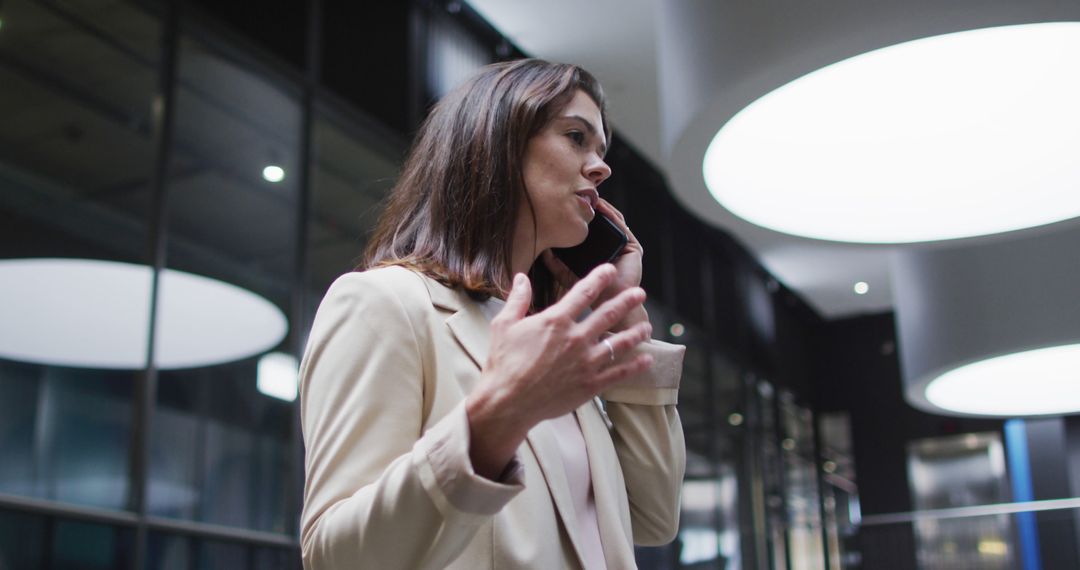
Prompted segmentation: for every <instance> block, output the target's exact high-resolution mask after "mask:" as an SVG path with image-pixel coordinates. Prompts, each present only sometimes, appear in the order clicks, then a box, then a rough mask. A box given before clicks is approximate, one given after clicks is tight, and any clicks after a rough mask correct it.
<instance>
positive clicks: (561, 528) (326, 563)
mask: <svg viewBox="0 0 1080 570" xmlns="http://www.w3.org/2000/svg"><path fill="white" fill-rule="evenodd" d="M609 138H610V130H609V128H608V125H607V121H606V116H605V114H604V99H603V94H602V92H601V90H600V87H599V85H598V84H597V82H596V81H595V79H593V77H592V76H591V75H589V74H588V73H587V72H585V71H584V70H582V69H580V68H577V67H574V66H570V65H561V64H552V63H548V62H544V61H539V60H522V61H515V62H510V63H503V64H495V65H492V66H488V67H486V68H484V69H482V70H481V71H480V72H479V73H478V74H477V75H476V76H475V77H473V78H472V79H471V80H470V81H468V82H467V83H466V84H465V85H463V86H461V87H460V88H458V89H456V90H455V91H454V92H452V93H451V94H449V95H447V96H446V97H445V98H444V99H443V100H442V101H440V102H439V103H438V105H436V107H435V108H434V109H433V110H432V112H431V114H430V116H429V117H428V119H427V120H426V121H425V123H424V125H423V126H422V127H421V130H420V132H419V134H418V135H417V140H416V142H415V143H414V146H413V148H412V150H411V151H410V154H409V156H408V157H407V159H406V161H405V165H404V167H403V171H402V174H401V176H400V179H399V181H398V183H397V184H396V186H395V187H394V189H393V190H392V191H391V195H390V200H389V203H388V205H387V209H386V211H385V212H384V214H383V216H382V218H381V219H380V222H379V224H378V226H377V228H376V230H375V233H374V235H373V237H372V239H371V241H370V243H369V245H368V249H367V252H366V256H365V262H364V264H363V267H364V268H365V269H366V271H362V272H356V273H350V274H347V275H344V276H342V277H341V278H339V279H338V280H337V281H335V283H334V284H333V285H332V286H331V287H330V290H329V291H328V292H327V295H326V297H325V299H324V300H323V302H322V304H321V305H320V307H319V311H318V314H317V315H316V318H315V322H314V325H313V327H312V331H311V336H310V338H309V341H308V346H307V349H306V351H305V354H304V360H303V364H302V366H301V372H300V374H301V385H300V398H301V414H302V422H303V430H304V439H305V444H306V446H307V458H306V470H307V480H306V487H305V504H304V513H303V517H302V537H301V539H302V549H303V560H304V565H305V567H307V568H320V569H324V568H333V569H338V568H379V569H390V568H409V569H412V568H468V569H470V570H471V569H476V568H542V569H545V570H546V569H553V568H574V567H584V568H590V569H592V568H605V567H606V568H630V567H633V566H634V556H633V544H634V543H637V544H643V545H653V544H663V543H667V542H670V541H671V540H672V539H673V537H674V535H675V533H676V531H677V528H678V512H679V510H678V502H679V491H680V488H681V483H682V476H683V470H684V463H685V449H684V444H683V437H682V427H681V424H680V423H679V417H678V414H677V413H676V411H675V400H676V395H677V390H678V382H679V377H680V374H681V366H682V353H683V347H678V346H673V345H667V344H664V343H660V342H656V341H651V340H649V334H650V333H651V325H650V324H649V320H648V315H647V314H646V312H645V310H644V308H643V306H642V303H643V301H644V299H645V294H644V292H643V291H642V290H641V289H640V288H639V287H638V284H639V283H640V280H641V256H642V249H641V246H640V244H639V243H638V242H637V240H636V239H634V237H633V234H632V233H631V232H630V230H629V228H627V227H626V224H625V222H624V220H623V218H622V215H621V214H620V213H619V212H618V211H617V210H615V208H614V207H613V206H612V205H611V204H609V203H608V202H606V201H604V200H602V199H600V198H599V196H598V194H597V187H598V186H599V185H600V183H601V182H603V181H604V179H606V178H607V177H608V176H609V174H610V169H609V168H608V166H607V164H605V163H604V161H603V156H604V153H605V151H606V148H607V143H608V139H609ZM597 211H600V212H603V213H605V214H606V215H608V217H609V218H611V219H612V220H613V221H615V223H616V224H617V225H619V226H620V227H621V228H622V230H623V231H624V232H625V233H626V234H627V236H628V237H629V243H628V244H627V246H626V247H625V248H624V250H623V251H622V252H621V253H620V255H619V256H618V257H617V259H616V260H615V261H614V264H613V265H612V264H605V265H602V266H600V267H598V268H597V269H595V270H593V271H592V272H591V273H590V274H589V275H588V276H586V277H585V278H583V279H581V280H580V281H576V282H575V279H574V278H573V277H572V275H571V273H570V272H569V271H568V270H567V269H566V267H565V266H564V265H562V264H561V262H559V261H558V260H557V259H556V258H554V257H553V256H552V255H551V253H550V248H552V247H568V246H572V245H575V244H577V243H580V242H581V241H583V240H584V239H585V236H586V233H587V225H588V222H589V221H590V220H591V219H592V217H593V215H595V213H596V212H597ZM526 274H528V276H526ZM590 308H591V309H592V311H591V313H590V314H588V316H586V317H584V318H580V319H579V317H580V315H582V313H583V312H585V311H586V310H587V309H590ZM597 395H600V396H601V397H603V399H604V400H605V401H606V408H607V410H606V413H605V412H604V410H603V409H602V408H601V404H600V402H599V400H598V399H596V396H597Z"/></svg>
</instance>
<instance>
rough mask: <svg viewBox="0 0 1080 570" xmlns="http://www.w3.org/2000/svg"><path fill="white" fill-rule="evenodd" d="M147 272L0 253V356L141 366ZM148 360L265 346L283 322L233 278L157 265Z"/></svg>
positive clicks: (200, 361) (182, 359)
mask: <svg viewBox="0 0 1080 570" xmlns="http://www.w3.org/2000/svg"><path fill="white" fill-rule="evenodd" d="M152 276H153V270H152V269H151V268H150V267H147V266H145V265H134V264H130V263H119V262H114V261H98V260H87V259H9V260H2V261H0V315H3V316H4V317H3V319H2V320H0V358H6V359H10V360H18V361H24V362H34V363H39V364H48V365H55V366H73V367H79V368H110V369H138V368H143V367H144V366H146V350H147V346H148V336H149V328H150V326H149V323H150V286H151V279H152ZM159 287H160V297H159V298H160V299H161V302H160V303H159V304H158V322H157V336H156V340H155V361H156V363H157V366H158V367H159V368H162V369H177V368H193V367H198V366H210V365H214V364H221V363H225V362H231V361H235V360H240V359H242V358H247V357H250V356H254V355H256V354H260V353H263V352H266V351H267V350H269V349H271V348H273V347H274V346H276V345H277V344H279V343H280V342H281V340H282V339H283V338H284V337H285V333H286V332H287V331H288V321H287V320H286V318H285V315H284V314H283V313H282V312H281V310H280V309H278V308H277V306H276V305H274V304H273V303H271V302H270V301H267V300H266V299H264V298H263V297H260V296H259V295H256V294H255V293H252V292H250V291H247V290H245V289H241V288H239V287H236V286H234V285H230V284H227V283H223V282H221V281H217V280H215V279H210V278H208V277H202V276H199V275H193V274H191V273H184V272H182V271H175V270H172V269H165V270H164V271H163V272H162V274H161V282H160V284H159Z"/></svg>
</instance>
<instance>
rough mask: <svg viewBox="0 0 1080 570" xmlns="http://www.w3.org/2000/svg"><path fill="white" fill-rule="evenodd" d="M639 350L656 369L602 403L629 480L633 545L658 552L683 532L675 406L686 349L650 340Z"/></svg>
mask: <svg viewBox="0 0 1080 570" xmlns="http://www.w3.org/2000/svg"><path fill="white" fill-rule="evenodd" d="M638 350H641V351H644V352H647V353H649V354H651V355H652V356H653V359H654V363H653V366H652V367H651V368H650V369H649V370H648V371H647V372H645V373H644V374H641V375H638V376H635V377H632V378H630V379H628V380H626V381H624V382H621V383H620V384H619V385H617V386H616V387H614V388H612V389H610V390H608V391H606V392H605V393H604V394H603V395H602V397H603V399H604V400H605V402H606V409H607V413H608V415H609V416H610V417H611V422H612V424H613V427H612V431H611V436H612V441H613V443H614V444H615V452H616V454H617V455H618V457H619V464H620V466H621V467H622V472H623V477H624V479H625V480H626V494H627V497H628V499H629V502H630V523H631V529H632V531H633V535H634V543H635V544H638V545H641V546H659V545H662V544H667V543H669V542H671V541H672V540H674V539H675V535H676V534H677V533H678V531H679V510H680V502H681V495H682V481H683V475H684V474H685V472H686V443H685V440H684V438H683V431H682V422H681V421H680V419H679V412H678V411H677V410H676V409H675V404H676V403H677V401H678V394H679V381H680V379H681V378H682V362H683V354H684V353H685V352H686V347H685V346H680V345H674V344H668V343H664V342H660V341H656V340H651V341H649V342H647V343H645V344H643V345H641V348H639V349H638Z"/></svg>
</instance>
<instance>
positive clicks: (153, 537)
mask: <svg viewBox="0 0 1080 570" xmlns="http://www.w3.org/2000/svg"><path fill="white" fill-rule="evenodd" d="M193 548H194V544H193V543H192V540H191V539H190V538H188V537H186V536H176V535H172V534H164V533H160V532H152V533H150V541H149V546H148V548H147V550H146V565H145V568H146V570H189V569H190V568H193V567H194V566H193V565H192V560H193Z"/></svg>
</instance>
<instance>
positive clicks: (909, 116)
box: [703, 22, 1080, 243]
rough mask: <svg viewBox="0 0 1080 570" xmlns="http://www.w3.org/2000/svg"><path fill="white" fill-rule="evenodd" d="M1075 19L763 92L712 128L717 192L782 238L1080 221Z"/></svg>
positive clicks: (938, 39)
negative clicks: (764, 93) (721, 123)
mask: <svg viewBox="0 0 1080 570" xmlns="http://www.w3.org/2000/svg"><path fill="white" fill-rule="evenodd" d="M1077 61H1080V22H1055V23H1041V24H1027V25H1017V26H1003V27H995V28H984V29H979V30H972V31H965V32H958V33H953V34H946V35H941V36H935V37H929V38H924V39H919V40H914V41H910V42H906V43H902V44H897V45H894V46H890V47H886V48H882V49H878V50H874V51H871V52H867V53H864V54H862V55H859V56H856V57H852V58H850V59H847V60H844V61H841V62H838V63H835V64H833V65H829V66H827V67H824V68H821V69H819V70H817V71H814V72H812V73H810V74H807V75H805V76H803V77H801V78H798V79H796V80H794V81H792V82H790V83H788V84H787V85H784V86H782V87H781V88H779V89H777V90H775V91H773V92H771V93H768V94H766V95H765V96H763V97H761V98H759V99H758V100H756V101H754V102H753V103H751V104H750V105H749V106H747V107H746V108H744V109H743V110H742V111H740V112H738V113H737V114H735V116H734V117H732V118H731V120H730V121H728V122H727V124H725V125H724V126H723V127H722V128H721V129H720V131H719V132H718V133H717V134H716V135H715V137H714V138H713V140H712V142H711V143H710V145H709V147H708V149H707V151H706V153H705V159H704V163H703V175H704V180H705V183H706V185H707V187H708V189H709V192H710V193H711V194H712V196H713V197H714V198H715V199H716V200H717V201H718V202H719V203H720V204H721V205H722V206H723V207H724V208H726V209H727V210H729V211H730V212H732V213H733V214H735V215H737V216H739V217H741V218H743V219H745V220H748V221H750V222H752V223H754V224H757V225H760V226H763V227H766V228H770V229H773V230H776V231H780V232H784V233H788V234H794V235H799V236H805V237H810V238H817V239H824V240H833V241H843V242H856V243H913V242H927V241H939V240H948V239H955V238H963V237H971V236H980V235H988V234H995V233H1001V232H1007V231H1012V230H1017V229H1022V228H1029V227H1035V226H1042V225H1047V224H1051V223H1054V222H1059V221H1062V220H1067V219H1071V218H1074V217H1077V216H1080V192H1078V191H1077V188H1078V187H1080V160H1077V158H1076V149H1077V148H1080V105H1077V104H1076V101H1080V66H1078V65H1077V64H1076V62H1077Z"/></svg>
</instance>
